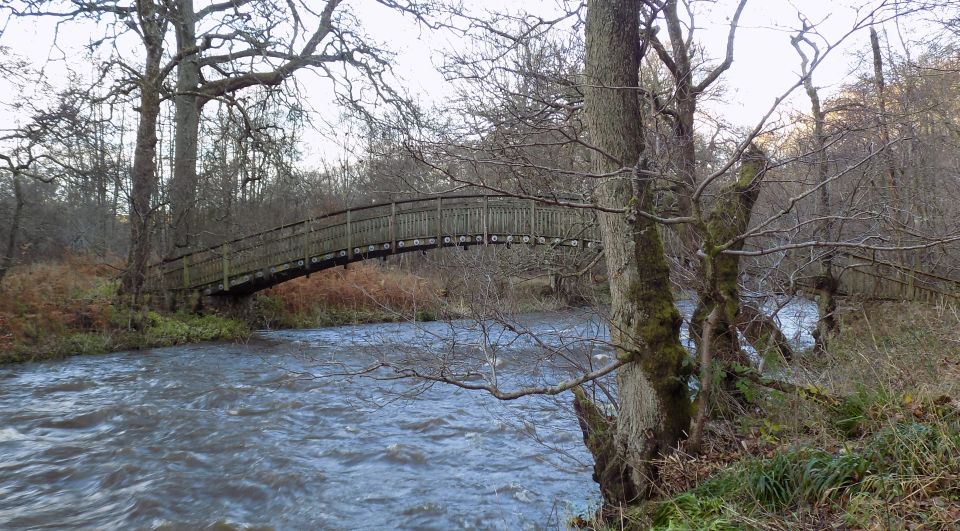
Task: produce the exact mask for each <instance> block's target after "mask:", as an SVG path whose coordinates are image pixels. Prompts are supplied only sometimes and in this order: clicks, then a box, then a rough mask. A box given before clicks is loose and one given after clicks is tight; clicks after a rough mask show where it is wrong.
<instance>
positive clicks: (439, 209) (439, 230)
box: [437, 196, 443, 247]
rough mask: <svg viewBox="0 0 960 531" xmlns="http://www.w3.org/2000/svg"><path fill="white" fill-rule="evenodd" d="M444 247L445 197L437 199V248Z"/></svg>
mask: <svg viewBox="0 0 960 531" xmlns="http://www.w3.org/2000/svg"><path fill="white" fill-rule="evenodd" d="M442 246H443V196H439V197H437V247H442Z"/></svg>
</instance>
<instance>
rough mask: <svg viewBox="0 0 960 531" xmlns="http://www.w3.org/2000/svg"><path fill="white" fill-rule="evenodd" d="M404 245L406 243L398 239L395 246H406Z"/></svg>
mask: <svg viewBox="0 0 960 531" xmlns="http://www.w3.org/2000/svg"><path fill="white" fill-rule="evenodd" d="M406 246H407V244H406V242H404V241H403V240H400V241H398V242H397V247H406Z"/></svg>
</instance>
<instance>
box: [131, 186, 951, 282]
mask: <svg viewBox="0 0 960 531" xmlns="http://www.w3.org/2000/svg"><path fill="white" fill-rule="evenodd" d="M557 203H558V200H557V199H556V198H542V199H521V198H516V197H511V196H497V195H442V196H433V197H429V198H419V199H407V200H403V201H395V202H391V203H383V204H375V205H369V206H362V207H355V208H349V209H346V210H341V211H338V212H332V213H329V214H324V215H322V216H317V217H313V218H310V219H306V220H303V221H299V222H296V223H291V224H288V225H283V226H280V227H276V228H274V229H270V230H266V231H263V232H258V233H256V234H251V235H249V236H243V237H241V238H236V239H233V240H230V241H227V242H224V243H222V244H220V245H217V246H214V247H210V248H208V249H203V250H199V251H195V252H190V253H187V254H184V255H181V256H178V257H176V258H172V259H167V260H164V261H162V262H160V263H157V264H155V265H153V266H151V267H150V268H149V270H148V273H147V286H146V287H147V289H148V290H149V291H153V292H174V293H175V292H181V293H183V292H187V293H202V294H204V295H245V294H249V293H254V292H256V291H260V290H262V289H265V288H268V287H270V286H274V285H276V284H279V283H281V282H284V281H287V280H290V279H292V278H296V277H300V276H304V275H307V274H310V273H312V272H315V271H320V270H323V269H329V268H332V267H337V266H343V265H346V264H349V263H352V262H359V261H361V260H368V259H371V258H381V257H385V256H389V255H394V254H399V253H407V252H412V251H430V250H434V249H441V248H444V247H469V246H474V245H508V246H509V245H530V246H543V247H547V248H551V247H553V248H555V247H567V248H575V249H589V250H592V251H599V250H600V248H601V245H600V234H599V230H598V227H597V225H596V216H595V213H594V212H593V211H592V210H589V209H577V208H570V207H564V206H561V205H559V204H557ZM835 261H836V262H838V264H837V265H839V266H840V267H841V269H842V271H843V272H842V274H841V277H840V292H841V294H844V295H852V296H857V297H861V298H867V299H901V300H902V299H922V300H941V299H945V298H947V299H952V300H957V299H958V298H960V283H958V282H957V281H955V280H951V279H948V278H945V277H942V276H936V275H933V274H931V273H927V272H924V271H920V270H918V269H916V268H913V269H911V268H908V267H905V266H901V265H898V264H894V263H891V262H885V261H883V260H879V259H878V258H877V257H876V256H874V257H866V256H861V255H857V254H852V253H839V254H838V255H837V259H836V260H835Z"/></svg>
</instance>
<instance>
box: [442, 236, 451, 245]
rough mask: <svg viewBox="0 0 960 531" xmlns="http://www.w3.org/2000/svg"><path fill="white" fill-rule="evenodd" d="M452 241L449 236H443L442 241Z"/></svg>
mask: <svg viewBox="0 0 960 531" xmlns="http://www.w3.org/2000/svg"><path fill="white" fill-rule="evenodd" d="M452 241H453V240H452V239H450V236H444V237H443V243H450V242H452Z"/></svg>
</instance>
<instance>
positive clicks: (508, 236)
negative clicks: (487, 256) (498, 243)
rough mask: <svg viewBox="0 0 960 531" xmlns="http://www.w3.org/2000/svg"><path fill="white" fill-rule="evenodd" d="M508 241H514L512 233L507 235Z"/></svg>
mask: <svg viewBox="0 0 960 531" xmlns="http://www.w3.org/2000/svg"><path fill="white" fill-rule="evenodd" d="M507 241H508V242H512V241H513V235H512V234H510V235H507Z"/></svg>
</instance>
